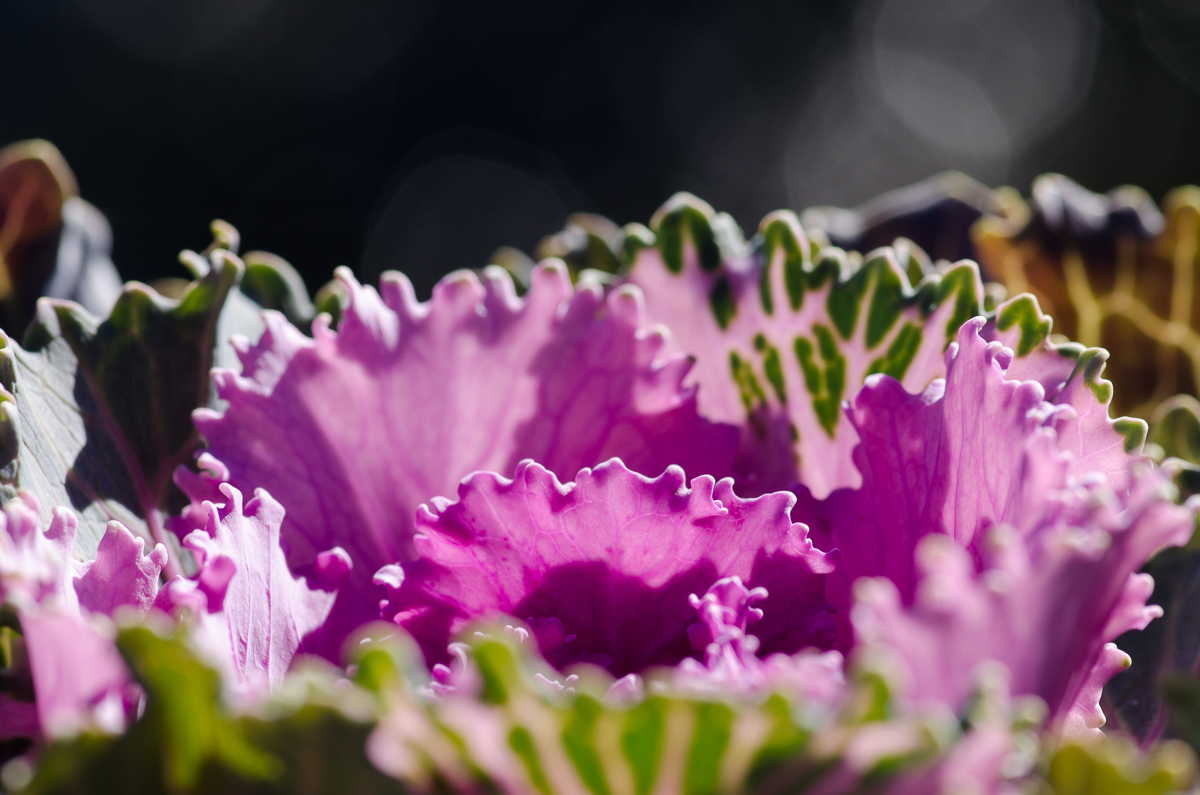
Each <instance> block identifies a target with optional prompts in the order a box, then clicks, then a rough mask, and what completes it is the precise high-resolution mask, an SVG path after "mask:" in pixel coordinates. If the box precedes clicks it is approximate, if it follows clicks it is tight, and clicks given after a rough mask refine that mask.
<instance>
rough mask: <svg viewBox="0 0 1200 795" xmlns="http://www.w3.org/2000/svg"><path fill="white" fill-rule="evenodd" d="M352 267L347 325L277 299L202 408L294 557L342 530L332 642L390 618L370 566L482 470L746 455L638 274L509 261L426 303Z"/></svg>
mask: <svg viewBox="0 0 1200 795" xmlns="http://www.w3.org/2000/svg"><path fill="white" fill-rule="evenodd" d="M339 278H340V279H341V280H342V283H343V284H344V285H345V286H346V288H347V290H348V291H349V293H350V296H351V303H350V306H349V307H348V309H347V310H346V313H345V316H344V318H343V319H342V322H341V324H340V325H339V327H338V331H337V332H336V333H334V332H331V331H330V330H329V329H328V328H326V327H324V326H321V325H320V324H318V325H317V326H316V327H315V328H314V338H313V339H311V340H310V339H308V338H306V337H304V336H303V335H302V334H300V333H299V332H298V331H297V330H296V329H295V328H293V327H292V326H290V325H289V324H287V323H286V322H285V321H284V320H283V318H282V316H280V315H278V314H271V313H268V314H267V316H266V326H267V329H266V332H265V333H264V335H263V337H262V339H261V340H260V341H259V343H258V344H257V345H256V346H254V347H252V348H248V349H246V350H244V352H243V353H242V358H243V364H244V375H241V376H239V375H236V374H234V373H232V372H230V371H221V370H217V371H216V373H215V376H214V378H215V381H216V383H217V387H218V392H219V395H220V397H221V398H223V399H224V400H227V401H228V403H229V406H228V409H227V410H226V411H225V412H224V413H221V414H218V413H215V412H212V411H208V410H200V411H197V412H196V415H195V420H196V424H197V427H198V428H199V429H200V431H201V433H202V434H203V435H204V437H205V439H206V440H207V442H208V446H209V450H210V451H211V453H212V455H214V456H215V457H216V458H217V459H220V461H222V462H223V463H224V465H225V466H227V467H228V471H229V477H230V482H231V483H233V484H235V485H238V486H241V487H247V488H248V487H262V488H265V489H267V490H268V491H269V492H270V493H271V494H273V495H275V496H276V498H277V499H279V500H280V501H281V502H282V503H283V504H284V505H285V506H286V507H287V509H288V515H287V518H286V519H285V521H284V526H283V538H284V539H285V541H286V542H287V545H288V548H289V560H290V561H291V562H292V563H293V565H296V566H307V565H309V564H311V563H313V562H314V560H315V558H316V554H317V553H318V552H319V551H321V550H324V549H328V548H331V547H334V546H340V547H342V548H343V549H345V550H346V552H347V553H348V554H349V556H350V558H351V560H353V561H354V570H353V572H351V574H350V578H351V581H352V582H353V583H354V585H353V587H348V588H345V589H343V598H342V599H340V600H339V603H338V606H337V608H336V612H337V614H338V616H339V619H338V620H337V621H336V622H332V621H331V622H330V626H334V625H335V624H336V625H337V626H339V627H342V628H343V629H341V630H338V631H335V632H333V633H332V634H331V635H330V636H329V637H327V638H325V639H324V640H323V641H322V650H323V653H325V654H327V655H329V656H331V657H335V658H336V657H337V656H338V654H339V652H340V644H341V641H342V638H343V637H344V635H345V632H346V631H348V630H349V629H353V627H355V626H357V625H359V624H361V623H362V622H363V621H366V620H370V619H372V618H375V617H377V616H378V598H379V595H381V594H382V592H381V591H378V590H377V589H375V588H373V587H372V585H371V582H370V577H371V574H372V573H373V572H375V571H376V570H378V569H379V568H380V567H382V566H384V565H386V564H389V563H393V562H396V561H407V560H411V559H412V558H413V557H414V556H415V552H414V549H413V546H412V534H413V524H412V517H413V513H414V511H415V510H416V508H417V506H418V505H420V504H421V503H422V502H424V501H426V500H428V499H430V498H431V497H434V496H436V495H439V494H450V493H453V491H454V489H455V487H456V486H457V484H458V482H459V480H460V479H461V478H463V477H464V476H466V475H468V474H469V473H471V472H473V471H476V470H491V471H497V472H501V473H511V472H512V471H513V467H514V466H515V465H516V464H517V462H518V461H519V460H521V459H523V458H525V457H533V458H535V459H537V460H539V461H542V462H543V463H544V464H545V465H546V466H547V467H549V468H550V469H551V470H552V471H554V472H556V473H558V474H559V475H561V476H563V477H571V476H573V475H574V474H575V472H577V471H578V470H579V469H580V468H582V467H585V466H590V465H594V464H597V463H599V462H601V461H604V460H606V459H608V458H610V457H613V456H618V457H620V458H621V459H622V460H624V461H625V463H626V464H627V465H628V466H630V467H632V468H634V469H635V470H637V471H641V472H645V473H647V474H651V475H656V474H658V473H660V472H661V471H663V470H664V469H665V468H666V467H667V466H668V465H669V464H680V465H683V466H687V467H689V468H692V469H694V470H696V471H700V472H708V473H712V474H714V475H718V476H720V475H723V474H725V473H726V472H727V471H728V470H729V467H730V464H731V461H732V458H733V455H734V451H735V448H736V444H737V430H736V429H735V428H733V427H730V426H723V425H718V424H713V423H711V422H708V421H706V420H703V419H701V418H700V417H699V416H698V415H697V411H696V403H695V401H696V397H695V393H694V390H691V389H685V388H683V387H681V385H680V382H681V381H682V379H683V378H684V376H685V374H686V372H687V369H688V367H689V364H688V360H687V359H686V358H685V357H683V356H679V355H675V356H666V355H665V354H666V349H667V345H668V342H667V338H666V335H665V333H664V332H663V331H662V330H661V329H657V328H652V327H649V326H648V324H647V323H646V321H645V318H644V311H643V309H642V302H641V298H640V293H639V291H638V290H637V289H636V288H633V287H627V288H623V289H619V290H616V291H615V292H613V293H612V294H610V295H609V296H608V297H607V298H605V297H604V296H603V295H602V292H601V291H600V290H599V288H598V287H596V286H590V287H589V286H580V288H579V289H578V290H573V288H572V286H571V284H570V281H569V279H568V278H567V275H566V271H565V269H564V268H563V266H562V265H561V263H555V262H554V261H549V262H547V263H545V264H543V265H541V266H539V267H538V268H537V269H535V271H534V273H533V275H532V284H531V287H530V289H529V291H528V293H527V294H526V295H525V296H524V298H522V299H519V298H517V296H516V295H515V292H514V290H513V285H512V281H511V279H510V278H509V276H508V275H507V274H506V273H505V272H503V271H502V270H500V269H498V268H488V269H486V270H485V271H484V272H483V279H482V282H481V281H480V279H479V278H477V277H476V276H475V275H474V274H472V273H469V272H460V273H456V274H451V275H449V276H447V277H445V278H444V279H443V280H442V281H441V282H440V283H439V284H438V285H437V286H436V287H435V288H434V292H433V298H432V300H431V301H430V302H428V303H426V304H421V303H418V302H417V301H416V300H415V298H414V295H413V291H412V287H411V285H410V284H409V282H408V280H407V279H406V278H405V277H404V276H402V275H400V274H396V273H390V274H386V275H385V276H384V277H383V279H382V280H381V284H380V292H376V291H375V289H373V288H371V287H364V286H361V285H359V284H358V283H357V282H355V281H354V279H353V277H352V276H351V275H350V273H349V271H346V270H342V271H339Z"/></svg>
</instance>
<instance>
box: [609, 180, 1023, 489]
mask: <svg viewBox="0 0 1200 795" xmlns="http://www.w3.org/2000/svg"><path fill="white" fill-rule="evenodd" d="M651 227H652V228H653V229H654V231H655V233H656V237H655V238H654V244H653V247H650V248H644V249H642V250H640V251H638V252H637V253H636V255H635V257H634V259H633V261H632V264H631V266H630V268H629V272H628V277H627V278H628V279H629V281H630V282H632V283H634V284H637V285H639V286H640V287H642V289H643V290H644V291H645V294H646V307H647V313H648V315H649V317H650V318H651V319H653V320H655V321H657V322H661V323H665V324H666V325H667V326H668V327H669V328H670V329H671V332H672V338H671V339H672V345H673V347H674V349H675V350H679V351H685V352H689V353H692V354H694V355H695V356H696V357H697V361H696V367H695V369H694V371H693V375H692V376H691V379H692V382H694V383H696V384H698V385H699V403H700V411H701V413H702V414H703V415H704V416H706V417H708V418H710V419H713V420H718V421H721V422H729V423H734V424H736V425H739V426H741V427H742V429H743V434H742V447H741V451H740V453H739V459H738V464H737V467H736V472H737V478H738V487H739V490H741V491H747V492H751V493H761V492H764V491H770V490H775V489H780V488H789V487H791V486H792V485H793V484H794V483H796V482H802V483H804V484H805V485H806V486H807V487H808V489H809V490H810V491H812V493H813V494H815V495H816V496H818V497H824V496H825V495H827V494H828V493H830V492H831V491H833V490H834V489H837V488H840V487H856V486H858V485H859V483H861V479H860V476H859V472H858V470H857V469H856V468H855V466H854V463H853V461H852V459H851V451H852V450H853V448H854V445H855V444H857V441H858V437H857V435H856V433H855V431H854V428H853V426H852V425H851V423H850V422H848V421H847V419H846V418H845V417H844V416H843V415H842V411H841V403H842V401H843V400H845V399H847V398H849V397H851V396H853V395H854V394H855V393H856V392H857V391H858V389H859V387H860V386H861V385H862V383H863V382H864V380H865V379H866V378H867V376H869V375H871V374H872V373H887V374H889V375H891V376H893V377H895V378H897V379H899V380H900V381H901V383H902V384H903V385H904V386H905V388H906V389H908V391H910V392H920V391H921V390H923V389H924V388H925V387H926V386H928V385H929V383H930V382H931V381H933V379H935V378H937V377H939V376H942V375H944V365H943V364H942V354H943V352H944V351H945V349H946V347H947V345H948V344H949V343H950V341H951V340H952V339H953V338H954V334H955V333H956V332H957V331H958V327H959V326H960V325H961V324H962V323H963V322H964V321H966V320H968V319H969V318H971V317H973V316H975V315H977V314H979V313H980V311H981V307H982V298H983V287H982V284H981V282H980V280H979V273H978V270H977V269H976V268H975V266H974V265H973V264H970V263H966V262H964V263H959V264H958V265H954V266H948V267H945V268H942V269H940V270H938V271H931V272H930V273H929V274H928V275H925V276H923V278H922V280H921V282H920V284H919V285H917V286H916V287H915V288H914V286H913V285H912V284H911V283H910V280H909V275H908V270H909V269H908V268H907V267H906V264H907V263H901V262H900V261H899V259H898V256H897V253H896V252H895V251H894V250H891V249H881V250H879V251H877V252H874V253H873V254H871V255H869V256H868V257H866V258H865V260H864V259H862V258H860V257H858V256H857V255H852V256H847V255H845V254H844V253H843V252H841V251H840V250H839V249H832V248H826V249H821V250H819V251H818V252H816V253H814V252H813V251H812V247H810V245H809V243H808V241H807V239H806V237H805V235H804V232H803V230H801V228H800V225H799V223H798V222H797V221H796V219H795V216H794V215H792V214H790V213H774V214H772V215H769V216H767V217H766V218H765V219H764V220H763V222H762V224H761V226H760V229H759V235H758V236H757V237H756V238H755V239H754V241H752V242H751V244H749V245H747V244H745V243H743V242H741V239H740V231H739V230H737V228H736V226H735V225H734V224H733V221H732V220H731V219H730V218H729V217H728V216H724V215H720V214H714V213H713V211H712V209H711V208H710V207H708V205H706V204H704V203H703V202H700V201H699V200H697V199H695V198H694V197H691V196H688V195H686V194H680V195H678V196H676V197H675V198H674V199H672V200H671V201H670V202H668V203H667V204H666V205H665V206H664V207H663V208H662V209H661V210H660V211H659V212H658V214H657V215H656V216H655V218H654V220H653V221H652V222H651ZM814 257H815V260H814ZM1040 341H1041V340H1038V342H1040ZM1022 351H1023V352H1024V353H1030V352H1032V348H1030V349H1029V350H1026V349H1024V348H1022Z"/></svg>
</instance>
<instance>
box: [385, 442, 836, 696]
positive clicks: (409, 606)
mask: <svg viewBox="0 0 1200 795" xmlns="http://www.w3.org/2000/svg"><path fill="white" fill-rule="evenodd" d="M458 494H459V500H458V502H454V503H451V502H448V501H446V500H442V499H438V500H434V501H433V502H432V503H431V504H430V505H429V506H423V507H422V508H421V510H420V511H419V512H418V514H417V525H418V530H419V535H418V536H417V537H416V544H417V549H418V551H419V552H420V553H421V557H420V559H418V560H416V561H414V562H411V563H406V564H403V566H402V567H389V568H387V569H385V570H384V571H382V572H381V573H380V577H379V578H378V579H379V582H381V583H382V584H385V585H386V586H387V587H388V590H389V594H390V595H389V601H388V605H387V608H386V612H385V614H386V615H387V616H389V617H391V618H393V620H395V621H396V623H397V624H399V625H400V626H401V627H403V628H405V629H406V630H408V631H409V632H410V633H411V634H412V635H413V636H414V637H415V638H416V639H417V641H418V643H420V645H421V647H422V650H423V651H424V653H425V654H426V657H427V659H428V660H430V661H431V662H442V663H444V662H446V661H447V657H446V651H445V650H446V645H447V643H448V642H449V641H450V640H451V638H452V637H453V636H454V635H455V634H456V633H457V632H459V631H460V630H462V629H463V628H464V627H465V626H466V625H467V624H468V623H470V622H471V621H475V620H479V619H487V618H490V617H493V616H495V615H497V614H509V615H515V616H520V617H529V619H530V623H531V625H534V627H535V634H536V633H537V632H538V628H539V627H542V626H543V625H545V624H546V622H547V619H554V620H555V624H554V625H553V629H554V630H555V631H554V633H553V634H554V637H555V638H556V639H558V641H559V644H560V645H558V646H557V648H543V649H542V651H543V654H545V655H546V657H547V659H548V660H549V661H550V662H552V663H553V664H556V665H559V666H562V665H564V664H567V663H569V662H573V661H576V660H578V659H580V658H581V657H582V658H584V659H590V660H591V661H596V659H597V657H598V656H600V655H602V656H603V657H604V658H607V660H608V667H609V668H610V670H611V671H612V672H613V673H614V674H616V675H617V676H623V675H625V674H627V673H630V672H633V671H637V670H640V669H642V668H644V667H645V666H648V665H652V664H668V665H670V664H674V663H677V662H679V661H680V660H681V659H683V658H684V657H687V656H689V655H690V654H691V652H692V651H693V648H694V645H693V644H694V643H699V644H700V648H703V647H704V645H705V644H706V643H707V642H708V638H707V633H706V631H704V630H702V631H700V632H697V631H696V630H693V631H692V632H691V633H690V636H689V627H690V626H692V625H694V624H696V615H695V612H694V610H693V609H692V608H690V607H689V605H688V596H689V595H690V594H695V593H703V592H704V591H705V590H707V589H708V587H709V586H710V585H711V584H712V583H713V582H714V581H716V580H718V579H720V578H725V577H733V576H738V577H740V578H741V580H742V581H744V582H747V583H750V584H753V585H755V586H756V587H760V586H761V587H765V588H766V589H767V591H768V592H769V594H770V596H769V597H768V598H767V599H766V600H765V601H763V602H762V608H763V610H764V611H765V617H764V618H763V619H762V620H761V621H760V622H759V623H758V624H756V626H755V634H756V635H757V636H758V637H759V639H760V640H761V647H762V650H763V651H764V652H772V651H783V652H793V651H796V650H797V649H799V648H801V647H804V646H809V645H817V646H828V645H829V644H830V643H831V642H832V641H833V635H832V626H833V622H832V620H831V617H830V615H829V606H828V604H827V603H826V601H825V597H824V579H825V575H826V574H827V573H828V572H829V571H832V570H833V568H834V567H835V565H836V561H837V556H836V554H825V553H822V552H819V551H818V550H816V549H814V548H813V546H812V544H811V543H809V541H808V538H807V528H805V527H803V526H802V525H796V524H792V522H791V521H790V520H789V518H788V511H789V510H790V508H791V503H792V499H793V498H792V497H791V495H790V494H786V493H782V494H771V495H767V496H764V497H760V498H757V499H753V500H744V499H741V498H739V497H737V496H736V495H735V494H734V493H733V487H732V481H730V480H728V479H726V480H722V481H719V482H714V481H713V479H712V478H711V477H709V476H701V477H698V478H696V479H694V480H693V481H692V484H691V488H690V489H689V488H687V487H686V486H685V485H684V475H683V471H682V470H680V469H679V468H677V467H671V468H669V469H668V470H667V471H666V472H665V473H663V474H662V475H661V476H660V477H658V478H656V479H654V480H650V479H647V478H645V477H644V476H641V475H638V474H636V473H634V472H631V471H630V470H629V469H628V468H626V467H625V466H624V465H623V464H621V462H619V461H610V462H607V463H605V464H603V465H601V466H598V467H596V468H595V469H594V470H588V469H584V470H581V471H580V472H579V474H578V476H577V477H576V480H575V482H574V483H568V484H566V485H562V484H561V483H559V481H558V479H557V478H556V477H554V475H553V473H551V472H549V471H547V470H546V469H545V468H544V467H542V466H540V465H538V464H535V463H532V462H522V464H520V465H519V466H518V467H517V471H516V473H515V476H514V479H513V480H507V479H505V478H502V477H499V476H498V475H494V474H490V473H479V474H476V475H473V476H471V477H470V478H468V479H467V480H465V481H464V482H463V484H462V485H461V486H460V487H459V491H458ZM568 636H573V638H572V639H571V640H570V641H567V640H566V638H567V637H568Z"/></svg>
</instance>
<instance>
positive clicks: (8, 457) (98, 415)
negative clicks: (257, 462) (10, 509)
mask: <svg viewBox="0 0 1200 795" xmlns="http://www.w3.org/2000/svg"><path fill="white" fill-rule="evenodd" d="M212 265H213V266H212V268H211V269H210V272H209V273H208V274H207V275H205V276H204V277H203V278H200V279H199V280H197V281H196V282H194V283H193V284H192V285H191V286H190V288H189V289H188V291H187V292H186V293H185V294H184V295H183V296H182V297H181V298H180V299H179V300H172V299H169V298H164V297H163V296H161V295H159V294H158V293H157V292H155V291H154V290H152V289H151V288H149V287H147V286H145V285H143V284H139V283H136V282H131V283H129V284H127V285H126V286H125V288H124V290H123V292H122V293H121V296H120V298H119V299H118V300H117V303H116V305H115V306H114V307H113V309H112V312H111V313H110V315H109V316H108V317H107V318H105V319H100V318H96V317H94V316H92V315H91V314H89V313H88V312H86V311H85V310H83V309H82V308H81V307H79V306H78V305H77V304H73V303H70V302H66V301H53V300H49V299H42V300H41V301H40V302H39V304H38V315H37V320H36V321H35V322H34V323H33V324H32V325H31V326H30V328H29V330H28V332H27V333H26V336H25V340H24V343H23V345H17V344H16V343H15V342H13V341H12V340H11V339H8V338H7V337H4V338H0V344H2V346H3V347H2V348H0V453H3V454H4V458H3V459H0V485H2V486H3V490H4V496H5V497H8V496H11V495H12V494H14V493H15V492H16V490H17V489H28V490H30V491H32V492H33V493H34V494H35V495H37V497H38V500H39V502H40V504H41V510H42V512H43V513H44V514H45V517H43V518H48V516H49V511H50V510H51V508H53V507H54V506H56V505H65V506H70V507H72V508H74V509H75V510H76V511H77V512H78V513H79V514H80V524H79V532H78V539H77V542H76V549H77V550H78V551H79V553H80V554H81V555H83V556H84V557H85V558H86V557H91V556H94V554H95V551H96V547H97V545H98V544H99V541H100V538H101V537H103V535H104V527H105V524H106V523H107V522H108V521H109V520H110V519H117V520H120V521H121V522H123V523H124V524H126V525H127V526H128V527H129V528H130V529H131V530H133V531H134V532H135V533H138V534H140V535H142V536H144V537H145V538H147V539H149V540H151V541H154V542H165V541H167V537H166V533H165V532H164V529H163V517H164V515H165V514H166V513H167V512H169V511H171V510H173V509H175V508H177V507H178V504H177V503H178V502H179V501H181V499H182V495H179V494H178V492H177V490H175V488H174V485H173V484H172V483H171V474H172V472H173V471H174V469H175V468H176V467H177V466H178V465H180V464H183V463H186V462H189V461H190V460H191V458H192V454H193V452H194V450H195V448H196V446H197V443H198V437H197V434H196V431H195V428H194V427H193V426H192V420H191V413H192V410H193V409H195V408H196V407H198V406H202V405H205V404H206V403H207V402H208V397H209V391H210V386H209V380H208V371H209V369H210V367H211V366H212V363H213V349H214V346H215V342H216V340H217V336H218V329H217V325H218V323H217V318H218V315H219V314H220V312H221V308H222V306H223V305H224V303H225V300H226V297H227V296H228V295H229V293H230V291H231V290H232V289H233V287H234V285H235V284H236V283H237V280H238V278H239V277H240V274H241V270H242V265H241V262H240V261H239V260H238V259H237V258H236V257H235V256H233V255H232V254H230V253H228V252H226V251H224V250H223V249H217V250H215V251H214V253H213V254H212ZM14 407H15V411H14ZM169 565H170V566H171V567H172V568H176V567H177V565H178V563H177V558H175V557H174V556H173V559H172V562H171V564H169Z"/></svg>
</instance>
